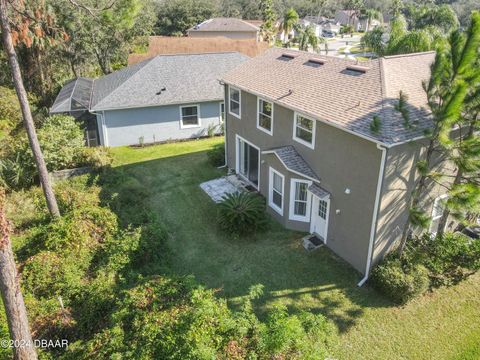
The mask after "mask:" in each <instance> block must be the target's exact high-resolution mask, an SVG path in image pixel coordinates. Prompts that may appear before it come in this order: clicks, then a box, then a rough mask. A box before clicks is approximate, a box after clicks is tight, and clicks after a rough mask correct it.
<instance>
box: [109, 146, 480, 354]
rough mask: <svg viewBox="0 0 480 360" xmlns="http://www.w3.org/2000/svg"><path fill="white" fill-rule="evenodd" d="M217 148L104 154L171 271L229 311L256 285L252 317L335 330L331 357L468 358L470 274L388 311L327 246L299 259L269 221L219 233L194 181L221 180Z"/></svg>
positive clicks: (475, 310) (471, 343)
mask: <svg viewBox="0 0 480 360" xmlns="http://www.w3.org/2000/svg"><path fill="white" fill-rule="evenodd" d="M222 141H223V139H222V138H214V139H206V140H196V141H191V142H182V143H173V144H165V145H158V146H151V147H145V148H127V147H122V148H115V149H113V153H114V157H115V162H114V166H115V167H116V168H118V169H119V170H120V169H121V170H123V171H125V172H127V173H128V174H129V175H130V176H132V177H135V178H136V179H137V180H138V181H139V182H140V183H142V184H143V186H144V188H145V189H146V190H147V191H148V194H149V196H148V201H147V204H146V206H148V207H149V210H151V211H152V212H154V213H156V214H158V215H159V216H160V218H161V219H162V221H163V222H164V223H165V226H166V227H167V229H168V232H169V234H170V235H169V245H170V247H171V248H172V250H173V255H172V260H171V271H172V272H173V273H177V274H193V275H194V276H195V277H196V279H197V281H198V282H199V283H201V284H203V285H204V286H206V287H208V288H215V289H218V296H221V297H225V298H227V299H228V300H229V303H230V304H231V306H233V307H235V306H236V305H237V304H238V300H239V299H240V298H241V297H242V296H244V295H246V294H247V292H248V289H249V287H250V286H252V285H254V284H263V285H264V286H265V296H264V297H263V298H262V299H261V300H259V301H258V302H257V304H256V306H257V310H258V312H259V314H260V315H261V314H262V313H263V312H264V311H265V309H267V308H269V307H271V306H272V305H273V304H275V303H276V302H283V303H285V304H287V305H288V307H289V309H290V310H291V311H292V312H297V311H301V310H309V311H312V312H316V313H318V312H319V313H322V314H324V315H326V316H327V317H328V318H329V319H331V320H332V321H333V322H334V323H335V324H336V325H337V327H338V329H339V332H340V338H341V346H340V347H339V349H338V354H337V358H338V359H463V358H465V359H474V358H478V355H479V346H478V344H479V340H478V338H479V337H480V297H479V296H478V294H480V276H478V275H477V276H474V277H472V278H470V279H469V280H467V281H466V282H464V283H462V284H460V285H458V286H455V287H452V288H448V289H447V288H445V289H440V290H438V291H436V292H434V293H433V294H428V295H426V296H424V297H422V298H420V299H418V300H416V301H414V302H412V303H410V304H408V305H407V306H405V307H396V306H393V305H392V304H391V303H390V302H389V301H387V300H385V299H384V298H383V297H382V296H381V295H379V294H378V293H377V292H375V291H374V290H373V289H371V288H368V286H365V287H364V288H358V287H356V283H357V282H358V280H359V279H360V275H359V274H358V273H356V272H355V271H354V270H353V269H352V268H351V267H349V266H348V264H346V263H344V262H343V261H341V260H340V259H339V258H338V257H336V256H335V255H334V254H333V253H332V252H330V251H329V250H328V249H326V248H322V249H320V250H318V251H316V252H313V253H307V252H306V251H305V250H304V249H303V247H302V246H301V242H300V239H301V237H302V236H303V234H301V233H297V232H293V231H288V230H285V229H283V228H282V227H281V226H280V225H279V224H277V223H275V222H273V221H272V224H271V227H270V229H269V231H267V232H266V233H263V234H259V235H257V236H255V237H253V238H249V239H234V238H231V237H229V236H226V235H225V234H224V233H221V232H219V231H218V230H217V227H216V208H215V205H214V203H213V202H212V201H211V200H210V198H209V197H208V196H207V195H206V194H205V193H203V191H202V190H201V189H200V188H199V184H200V183H201V182H203V181H207V180H210V179H214V178H217V177H219V176H222V175H223V174H224V172H225V171H224V170H219V169H215V168H213V167H211V166H210V165H209V163H208V162H207V157H206V154H205V151H206V150H208V149H209V148H211V147H212V146H213V145H214V144H217V143H220V142H222Z"/></svg>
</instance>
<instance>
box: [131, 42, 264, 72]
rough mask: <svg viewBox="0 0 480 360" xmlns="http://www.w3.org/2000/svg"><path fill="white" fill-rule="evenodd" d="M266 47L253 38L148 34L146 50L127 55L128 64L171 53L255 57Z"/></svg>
mask: <svg viewBox="0 0 480 360" xmlns="http://www.w3.org/2000/svg"><path fill="white" fill-rule="evenodd" d="M268 47H269V45H268V43H266V42H263V41H256V40H255V39H229V38H226V37H215V38H198V37H188V36H185V37H175V36H149V37H148V50H147V52H146V53H143V54H130V55H129V56H128V64H129V65H132V64H136V63H138V62H140V61H143V60H146V59H149V58H151V57H154V56H157V55H172V54H204V53H218V52H239V53H241V54H243V55H246V56H248V57H255V56H257V55H260V54H261V53H263V52H264V51H265V50H266V49H268Z"/></svg>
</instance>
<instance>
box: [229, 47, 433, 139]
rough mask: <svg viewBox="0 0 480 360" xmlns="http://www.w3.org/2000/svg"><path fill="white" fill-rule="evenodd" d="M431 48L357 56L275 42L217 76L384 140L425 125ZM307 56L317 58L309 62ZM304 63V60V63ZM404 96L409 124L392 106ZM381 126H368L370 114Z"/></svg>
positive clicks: (404, 136)
mask: <svg viewBox="0 0 480 360" xmlns="http://www.w3.org/2000/svg"><path fill="white" fill-rule="evenodd" d="M434 58H435V53H434V52H426V53H417V54H409V55H399V56H388V57H384V58H380V59H375V60H370V61H365V62H357V61H355V60H349V59H340V58H335V57H328V56H322V55H317V54H312V53H308V52H303V51H294V50H288V49H281V48H273V49H270V50H267V51H266V52H265V53H264V54H263V55H260V56H257V57H256V58H254V59H251V60H249V61H246V62H244V63H242V64H241V65H239V66H238V67H236V68H235V69H233V70H232V71H230V72H228V73H227V74H226V75H225V76H224V77H223V80H224V81H225V82H226V83H228V84H232V85H234V86H236V87H238V88H240V89H243V90H245V91H247V92H251V93H253V94H256V95H258V96H262V97H265V98H267V99H269V100H271V101H273V102H275V103H278V104H280V105H283V106H285V107H287V108H290V109H293V110H295V111H298V112H301V113H303V114H304V115H305V116H310V117H312V118H315V119H318V120H321V121H324V122H326V123H331V124H332V125H334V126H336V127H340V128H344V129H346V130H348V131H351V132H354V133H357V134H359V135H361V136H363V137H366V138H369V139H372V140H374V141H376V142H380V143H384V144H393V143H398V142H403V141H408V140H409V139H413V138H416V137H419V136H423V134H424V131H425V129H427V128H429V127H430V126H431V119H430V116H429V113H428V110H427V97H426V94H425V92H424V91H423V87H422V81H423V80H427V79H428V78H429V76H430V64H431V63H432V62H433V61H434ZM312 60H313V62H314V63H315V62H316V63H320V65H319V66H312V65H311V64H312ZM307 65H308V66H307ZM400 90H401V91H403V92H404V93H405V94H406V95H407V96H408V102H407V103H408V110H409V113H410V124H405V121H404V119H403V117H402V116H401V115H400V113H399V112H398V111H396V110H394V106H395V104H396V103H397V102H398V98H399V92H400ZM374 116H378V117H379V118H380V120H381V128H380V130H379V131H377V132H373V131H372V130H371V128H370V125H371V123H372V120H373V117H374Z"/></svg>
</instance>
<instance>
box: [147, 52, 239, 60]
mask: <svg viewBox="0 0 480 360" xmlns="http://www.w3.org/2000/svg"><path fill="white" fill-rule="evenodd" d="M236 53H238V54H240V52H238V51H233V50H232V51H211V52H199V53H176V54H157V55H154V56H152V57H151V58H150V59H153V58H157V57H160V56H190V55H191V56H195V55H213V54H236Z"/></svg>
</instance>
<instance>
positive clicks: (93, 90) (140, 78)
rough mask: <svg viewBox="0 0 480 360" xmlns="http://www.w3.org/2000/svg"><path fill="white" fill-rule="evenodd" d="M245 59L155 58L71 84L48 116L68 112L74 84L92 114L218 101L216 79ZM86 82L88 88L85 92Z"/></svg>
mask: <svg viewBox="0 0 480 360" xmlns="http://www.w3.org/2000/svg"><path fill="white" fill-rule="evenodd" d="M247 59H248V57H247V56H245V55H242V54H239V53H236V52H229V53H206V54H183V55H159V56H156V57H154V58H151V59H148V60H145V61H142V62H140V63H137V64H135V65H131V66H128V67H126V68H124V69H122V70H119V71H115V72H113V73H111V74H109V75H106V76H103V77H101V78H99V79H95V80H91V79H85V78H79V79H76V80H72V81H71V82H69V83H67V84H66V85H65V86H64V88H63V89H62V90H61V91H60V93H59V95H58V96H57V99H56V100H55V103H54V105H53V106H52V108H51V109H50V112H51V113H54V112H69V111H72V106H71V105H70V102H69V101H68V99H70V98H72V95H71V94H72V93H73V94H74V95H75V94H76V93H77V92H78V89H79V86H78V84H82V86H81V88H82V91H81V94H82V96H83V97H82V101H83V102H84V104H83V105H84V106H85V107H86V109H87V110H92V111H101V110H111V109H124V108H133V107H146V106H162V105H171V104H183V103H194V102H204V101H217V100H222V99H223V86H222V85H220V83H219V80H220V78H221V77H222V76H223V74H225V73H226V72H227V71H229V70H231V69H233V68H234V67H235V66H237V65H239V64H240V63H242V62H243V61H246V60H247ZM87 82H88V83H89V84H90V87H87V88H85V86H83V84H84V83H87ZM75 84H77V86H75ZM84 88H85V89H84ZM86 89H88V91H86ZM162 89H163V90H162ZM87 98H88V102H87V101H86V100H87Z"/></svg>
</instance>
